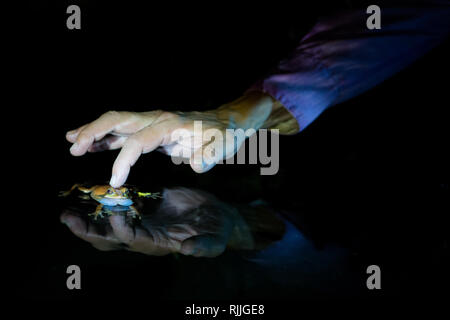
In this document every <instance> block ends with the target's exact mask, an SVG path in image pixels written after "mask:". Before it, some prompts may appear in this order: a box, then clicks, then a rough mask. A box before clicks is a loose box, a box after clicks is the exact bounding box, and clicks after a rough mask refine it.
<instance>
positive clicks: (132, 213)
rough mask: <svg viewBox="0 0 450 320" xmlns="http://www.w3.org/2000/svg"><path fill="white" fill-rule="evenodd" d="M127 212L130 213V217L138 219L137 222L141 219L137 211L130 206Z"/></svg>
mask: <svg viewBox="0 0 450 320" xmlns="http://www.w3.org/2000/svg"><path fill="white" fill-rule="evenodd" d="M128 212H129V213H130V215H131V216H132V217H133V218H136V217H138V218H139V220H141V219H142V217H141V214H140V213H139V211H138V210H137V209H136V207H135V206H130V209H129V210H128Z"/></svg>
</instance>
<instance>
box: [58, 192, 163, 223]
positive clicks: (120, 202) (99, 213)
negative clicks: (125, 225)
mask: <svg viewBox="0 0 450 320" xmlns="http://www.w3.org/2000/svg"><path fill="white" fill-rule="evenodd" d="M75 189H78V190H79V191H81V192H83V193H85V194H89V195H90V197H91V198H92V199H94V200H95V201H97V202H98V203H99V204H98V205H97V207H96V209H95V211H94V212H92V213H90V214H89V216H92V217H93V218H94V220H97V218H98V217H101V218H103V217H104V216H103V213H107V214H108V216H110V215H113V214H114V212H118V211H128V212H131V215H132V217H133V218H136V217H137V218H139V219H142V217H141V214H140V213H139V211H138V210H137V209H136V207H135V206H134V205H133V204H134V201H133V199H132V194H135V195H137V197H142V198H152V199H157V198H161V195H160V193H159V192H156V193H151V192H139V191H134V190H130V189H129V188H127V187H124V186H123V187H120V188H113V187H111V186H109V185H94V186H92V187H85V186H83V185H81V184H74V185H73V186H72V187H71V188H70V189H69V190H67V191H62V192H60V194H59V195H60V196H61V197H67V196H68V195H69V194H71V193H72V191H74V190H75Z"/></svg>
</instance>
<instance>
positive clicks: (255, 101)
mask: <svg viewBox="0 0 450 320" xmlns="http://www.w3.org/2000/svg"><path fill="white" fill-rule="evenodd" d="M274 103H275V100H274V99H273V98H272V97H270V96H269V95H266V94H264V93H261V92H252V93H249V94H247V95H244V96H242V97H240V98H239V99H237V100H235V101H233V102H231V103H227V104H225V105H223V106H221V107H219V108H218V109H216V110H215V111H216V113H217V117H218V119H219V120H222V121H226V122H227V123H228V126H229V128H230V129H238V128H240V129H243V130H247V129H254V130H258V129H261V128H263V127H264V123H265V122H266V121H267V120H268V118H269V117H270V114H271V112H272V109H273V107H274Z"/></svg>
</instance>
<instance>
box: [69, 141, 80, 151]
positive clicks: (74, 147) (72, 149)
mask: <svg viewBox="0 0 450 320" xmlns="http://www.w3.org/2000/svg"><path fill="white" fill-rule="evenodd" d="M77 149H78V143H76V142H75V143H74V144H73V145H72V146H71V147H70V151H75V150H77Z"/></svg>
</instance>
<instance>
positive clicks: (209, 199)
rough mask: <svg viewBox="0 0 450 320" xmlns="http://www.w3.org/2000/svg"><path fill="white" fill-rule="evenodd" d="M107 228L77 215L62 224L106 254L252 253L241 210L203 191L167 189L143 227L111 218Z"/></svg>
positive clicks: (66, 217)
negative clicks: (118, 251)
mask: <svg viewBox="0 0 450 320" xmlns="http://www.w3.org/2000/svg"><path fill="white" fill-rule="evenodd" d="M107 219H108V220H109V221H108V222H109V223H107V224H105V225H99V224H93V223H92V222H90V221H89V219H86V218H83V217H81V216H80V215H78V214H76V213H75V212H73V211H65V212H64V213H63V214H62V215H61V217H60V220H61V222H62V223H64V224H66V225H67V226H68V227H69V229H70V230H71V231H72V232H73V233H74V234H75V235H76V236H78V237H79V238H81V239H83V240H85V241H87V242H89V243H91V244H92V245H93V246H94V247H95V248H97V249H99V250H102V251H109V250H119V249H126V250H129V251H134V252H140V253H144V254H147V255H157V256H160V255H166V254H169V253H176V252H178V253H182V254H184V255H192V256H196V257H215V256H217V255H220V254H221V253H222V252H223V251H224V250H225V248H226V247H227V246H230V247H233V248H235V249H252V248H253V246H254V243H253V238H252V235H251V233H250V231H249V229H248V227H247V225H246V224H245V222H244V220H243V219H242V217H240V215H239V213H238V212H237V210H236V209H235V208H234V207H232V206H230V205H228V204H226V203H224V202H221V201H219V200H218V199H217V198H215V197H214V196H212V195H211V194H208V193H206V192H203V191H198V190H191V189H186V188H174V189H165V190H164V192H163V201H162V203H161V205H160V207H159V208H158V209H157V210H156V212H153V213H151V214H148V215H145V214H144V215H143V217H142V221H141V224H140V225H137V226H134V225H131V224H129V223H128V222H127V221H126V217H125V216H124V215H119V214H117V215H112V216H109V217H108V218H107Z"/></svg>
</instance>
